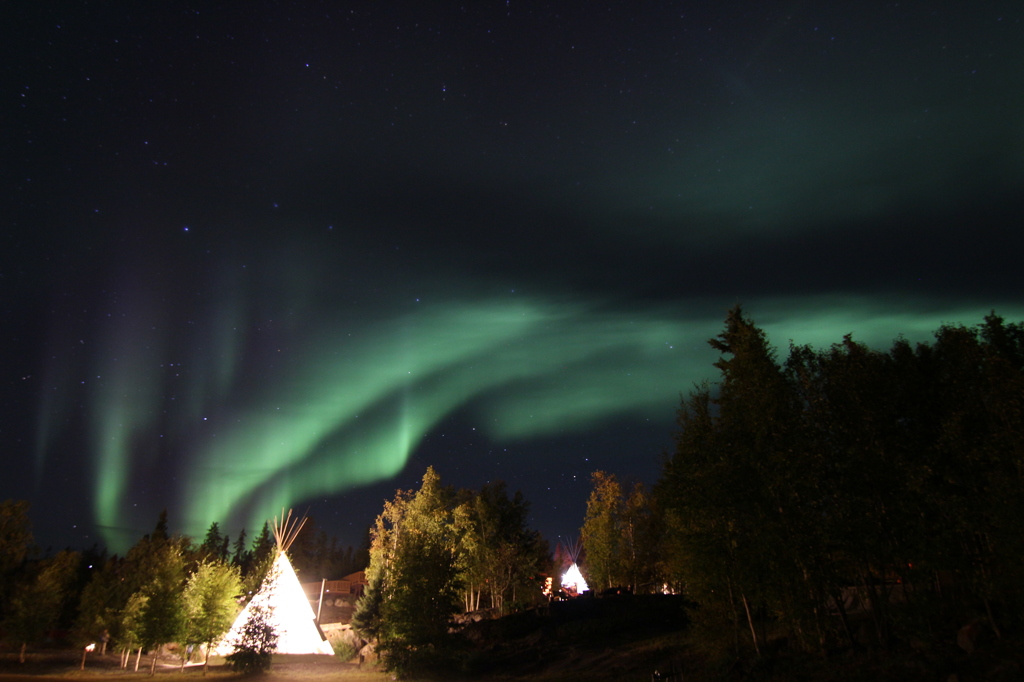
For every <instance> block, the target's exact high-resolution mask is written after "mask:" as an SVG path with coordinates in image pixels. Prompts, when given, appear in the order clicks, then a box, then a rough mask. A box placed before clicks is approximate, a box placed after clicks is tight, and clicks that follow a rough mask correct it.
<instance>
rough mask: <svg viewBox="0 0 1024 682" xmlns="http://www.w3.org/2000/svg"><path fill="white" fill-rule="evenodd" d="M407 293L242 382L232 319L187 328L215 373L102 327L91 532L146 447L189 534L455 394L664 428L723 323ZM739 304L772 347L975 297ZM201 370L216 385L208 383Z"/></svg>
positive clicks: (280, 503) (256, 519)
mask: <svg viewBox="0 0 1024 682" xmlns="http://www.w3.org/2000/svg"><path fill="white" fill-rule="evenodd" d="M422 305H423V308H422V309H420V310H417V311H415V312H410V313H408V314H406V315H404V316H400V317H396V318H394V319H387V320H382V321H380V322H379V323H378V324H376V325H375V326H374V327H372V328H361V329H360V330H359V332H358V333H349V332H345V331H343V329H331V328H327V329H321V330H317V331H315V332H312V331H311V330H309V329H303V330H302V332H301V333H297V334H296V335H295V338H294V339H291V340H290V341H289V343H288V344H287V345H288V346H289V350H287V351H286V352H280V353H276V355H277V356H278V357H279V358H280V359H279V363H280V364H279V366H278V367H277V368H276V369H275V370H274V371H271V372H268V373H267V374H266V375H264V376H262V377H260V378H259V379H257V380H252V379H251V378H250V379H246V377H245V376H244V372H245V368H244V362H240V361H239V359H238V358H237V357H235V356H233V355H232V352H233V351H232V349H237V348H241V347H245V346H246V345H247V342H248V340H247V339H245V338H243V337H244V336H245V334H244V333H243V332H241V331H239V330H240V329H243V328H244V327H243V326H241V325H240V326H239V327H237V328H236V331H235V336H236V338H230V337H229V336H228V335H227V334H226V333H224V332H223V330H216V329H210V330H202V329H200V330H197V333H198V334H200V335H202V336H205V337H206V338H211V339H213V338H216V339H218V340H219V343H220V344H221V346H220V352H219V353H218V354H217V357H218V358H219V362H220V364H219V365H218V366H217V367H216V368H215V369H216V370H217V371H215V372H212V373H210V372H206V371H201V372H197V371H193V370H191V369H190V368H189V367H188V366H187V365H182V364H177V363H175V364H174V366H173V367H171V366H161V365H160V363H159V362H158V361H157V358H156V357H155V354H153V353H151V352H150V351H149V350H143V351H139V350H133V349H134V348H137V344H136V342H137V340H138V338H139V335H138V333H137V331H134V332H133V331H132V330H125V329H120V330H115V331H113V332H112V334H113V336H114V337H116V335H117V334H118V333H120V334H123V336H122V337H121V338H120V339H117V338H113V339H112V340H111V343H112V345H114V346H115V347H116V346H117V345H118V344H119V343H120V344H122V347H123V348H124V350H125V351H126V353H125V354H123V355H121V354H118V355H117V356H116V357H117V360H116V362H114V363H112V364H111V366H108V367H106V368H102V367H98V368H97V369H96V372H97V374H96V376H97V382H96V384H97V388H96V389H95V390H94V392H93V393H92V394H91V400H92V405H93V409H92V410H90V414H92V415H95V417H94V420H93V421H92V423H91V429H90V432H91V433H92V434H93V437H92V448H93V452H94V457H95V483H94V484H95V498H94V499H95V510H94V511H95V514H96V518H97V519H98V522H99V524H100V526H101V527H103V528H106V529H108V531H107V534H106V535H105V537H104V539H105V541H106V542H107V543H108V544H109V545H110V546H111V547H122V546H123V542H125V541H126V538H122V537H121V533H120V531H119V530H118V529H119V527H120V525H121V522H120V520H121V519H124V518H126V517H130V516H131V512H132V509H131V507H132V505H134V504H136V503H137V502H138V500H139V498H140V495H141V494H140V492H139V491H136V490H133V489H132V487H131V485H132V483H131V482H132V480H133V475H135V474H138V473H139V470H143V471H144V470H146V469H148V468H149V467H152V466H154V463H155V462H156V461H157V460H159V459H160V453H161V452H164V453H172V455H171V457H164V458H163V459H164V464H163V465H161V467H162V468H163V469H164V470H163V476H162V477H161V480H162V481H164V484H165V485H166V489H165V490H160V491H154V492H159V494H160V495H161V496H175V497H176V498H177V499H178V500H180V502H179V504H180V505H182V507H181V508H182V509H183V510H184V513H183V514H182V518H181V519H179V522H181V523H182V525H183V528H184V530H185V531H186V532H188V533H191V534H193V535H201V534H202V532H203V531H204V529H205V528H206V527H207V526H208V525H209V524H210V523H211V522H212V521H218V522H220V523H222V524H224V523H225V522H227V523H228V525H229V527H237V526H238V525H242V526H245V527H247V528H258V527H259V526H260V525H261V524H262V522H263V521H264V520H265V519H267V518H268V517H269V516H271V515H273V514H274V513H275V512H276V510H279V509H281V508H282V507H286V508H287V507H292V506H297V505H301V504H302V503H303V502H304V501H306V500H310V499H314V498H318V497H324V496H334V495H338V494H339V493H343V492H344V491H346V490H348V489H351V488H354V487H357V486H362V485H366V484H370V483H375V482H378V481H386V480H388V479H390V478H392V477H394V476H395V475H397V474H398V473H399V472H401V471H402V469H403V468H404V466H405V465H406V462H407V460H408V459H409V457H410V454H411V453H412V452H413V451H414V450H415V449H416V448H417V447H418V445H419V444H420V442H421V439H422V438H423V437H424V436H425V435H426V434H427V433H428V432H430V431H431V429H433V428H435V427H436V426H437V425H438V423H439V422H441V420H443V419H444V418H445V417H447V416H449V415H451V414H452V413H454V412H456V411H458V410H461V409H464V408H466V407H467V406H469V407H470V411H471V413H472V419H473V421H472V423H473V424H474V425H475V426H474V428H475V429H476V430H478V431H480V432H481V433H482V434H483V435H485V436H486V437H487V438H489V439H491V440H492V441H493V442H496V443H509V442H516V441H521V440H528V439H538V438H543V437H545V436H549V435H552V434H564V433H567V432H569V433H571V432H585V431H586V429H588V428H592V427H593V426H594V425H595V423H598V422H600V421H601V420H605V419H613V418H619V417H623V416H626V417H633V418H636V419H639V420H645V419H647V420H651V419H653V420H655V421H656V422H658V423H662V424H664V425H665V428H666V429H668V428H670V424H671V419H672V414H673V410H674V409H675V408H676V406H677V403H678V396H679V395H680V393H681V392H682V391H685V390H686V389H687V388H688V387H690V386H692V385H693V384H694V383H695V382H698V381H700V380H702V379H704V378H707V377H709V376H710V375H711V372H710V362H711V361H712V359H713V355H712V354H711V352H710V350H709V349H708V348H707V347H706V343H705V341H706V339H707V338H709V337H710V336H712V335H714V334H715V333H716V332H717V329H718V326H719V325H720V321H719V320H717V319H715V318H714V317H707V318H697V317H694V318H690V319H686V318H682V319H680V317H679V316H673V315H672V314H671V312H670V311H668V310H655V309H649V310H645V311H636V312H633V313H630V314H626V313H623V312H621V311H619V312H616V311H614V310H612V309H610V308H605V309H602V308H601V307H600V306H597V305H582V304H570V303H565V302H562V303H547V302H543V301H536V300H526V299H524V298H520V297H517V296H511V295H510V296H509V297H508V299H507V300H503V301H489V302H475V303H470V302H467V303H462V304H452V303H446V304H443V305H438V306H431V305H430V304H427V303H423V304H422ZM751 308H752V310H754V311H755V312H756V314H757V320H758V321H759V322H760V323H761V324H762V325H763V326H764V328H765V329H766V331H767V332H768V333H769V335H770V337H771V338H772V339H773V341H774V342H775V343H776V344H777V345H778V346H779V347H780V349H781V350H782V351H783V352H784V351H785V348H786V344H787V343H788V340H789V339H793V340H794V341H795V342H797V343H810V344H812V345H816V346H818V347H823V346H825V345H827V344H829V343H832V342H836V341H838V340H839V339H841V337H842V335H843V334H844V333H847V332H851V331H854V330H855V332H856V338H858V339H862V340H864V341H867V342H870V343H872V344H874V345H876V346H881V347H885V346H886V345H887V344H888V343H889V342H891V340H892V338H893V336H894V333H893V330H894V329H900V330H901V331H902V332H903V333H904V334H905V335H906V336H907V337H908V338H910V339H912V340H926V339H927V338H928V335H929V334H930V332H932V331H934V330H935V329H936V328H937V327H938V326H939V324H941V323H942V322H944V321H949V320H961V319H962V320H980V318H981V317H982V316H983V315H984V314H985V313H986V312H987V311H986V310H983V309H979V308H974V307H969V306H965V307H963V308H961V309H954V310H943V311H941V312H939V311H935V312H922V313H919V314H917V315H907V313H906V312H905V310H895V309H889V310H887V309H885V308H882V307H880V306H878V305H877V304H873V303H872V302H870V301H867V300H862V301H856V300H847V301H844V302H843V305H841V306H836V301H835V299H827V300H826V299H819V300H815V299H804V300H776V301H764V302H758V303H756V304H754V305H752V306H751ZM1003 312H1004V313H1006V314H1010V315H1011V316H1012V315H1018V316H1019V315H1021V313H1024V309H1017V310H1006V309H1003ZM213 317H214V318H215V319H223V318H222V317H221V316H220V315H215V316H213ZM228 319H231V316H228ZM326 326H327V327H330V325H326ZM249 328H250V329H251V328H252V327H249ZM257 333H258V332H257ZM159 337H160V334H159V333H156V334H151V335H150V337H149V339H150V342H149V343H148V344H147V346H148V348H149V349H153V348H159V347H161V346H162V345H166V344H162V343H161V341H160V339H159ZM288 356H292V357H288ZM211 374H212V376H213V377H215V378H216V385H214V386H209V385H206V381H207V380H208V379H209V377H210V376H211ZM197 382H198V385H197ZM168 394H170V395H172V396H173V400H172V401H170V402H171V403H173V407H171V408H170V409H167V401H165V400H164V398H163V397H162V396H164V395H168ZM168 461H170V462H174V464H172V465H171V466H170V467H168V466H167V462H168ZM524 464H527V463H524ZM172 499H173V498H172Z"/></svg>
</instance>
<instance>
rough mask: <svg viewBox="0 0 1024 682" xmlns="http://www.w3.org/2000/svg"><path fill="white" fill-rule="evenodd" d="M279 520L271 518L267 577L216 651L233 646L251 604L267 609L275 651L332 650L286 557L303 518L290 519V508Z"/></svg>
mask: <svg viewBox="0 0 1024 682" xmlns="http://www.w3.org/2000/svg"><path fill="white" fill-rule="evenodd" d="M281 518H282V521H281V523H280V525H278V521H277V519H276V518H275V519H274V540H275V541H276V542H277V558H276V559H275V560H274V565H273V566H272V567H271V569H270V572H269V573H267V577H266V578H264V579H263V584H262V585H260V589H259V590H258V591H257V592H256V594H255V595H253V598H252V599H250V600H249V603H248V604H246V605H245V608H244V609H242V612H241V613H239V614H238V617H237V618H236V619H235V623H234V625H232V626H231V630H229V631H228V634H226V635H224V639H222V640H221V642H220V644H219V645H218V646H217V649H216V653H218V654H220V655H222V656H226V655H227V654H230V653H231V652H232V651H233V649H234V644H235V642H237V641H238V637H239V635H240V634H241V631H242V626H244V625H245V623H246V621H247V620H248V619H249V612H250V611H251V609H252V608H253V606H255V605H259V606H262V607H264V608H265V609H267V610H268V611H269V612H270V618H269V622H270V625H271V626H272V627H273V628H274V631H275V632H277V651H276V653H279V654H333V653H334V649H333V647H331V643H330V642H328V641H327V639H326V638H325V637H324V635H323V633H322V631H321V630H320V627H319V626H318V625H317V623H316V616H315V615H314V614H313V607H311V606H310V605H309V600H308V599H306V593H305V592H303V591H302V585H300V584H299V578H298V576H296V575H295V569H293V568H292V563H291V562H290V561H289V560H288V555H287V553H286V551H287V549H288V547H289V546H290V545H291V544H292V542H293V541H294V540H295V536H297V535H298V534H299V531H300V530H302V526H303V524H304V523H305V522H306V519H305V518H303V519H302V521H299V520H298V519H295V520H294V521H292V512H291V510H289V511H288V517H287V518H285V516H284V510H283V509H282V510H281Z"/></svg>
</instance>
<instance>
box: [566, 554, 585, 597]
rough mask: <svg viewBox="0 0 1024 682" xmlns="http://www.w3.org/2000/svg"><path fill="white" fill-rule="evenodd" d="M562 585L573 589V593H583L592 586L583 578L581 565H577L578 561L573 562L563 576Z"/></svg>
mask: <svg viewBox="0 0 1024 682" xmlns="http://www.w3.org/2000/svg"><path fill="white" fill-rule="evenodd" d="M562 587H564V588H566V589H569V590H572V592H573V594H583V593H584V592H586V591H587V590H589V589H590V587H589V586H588V585H587V581H586V580H584V579H583V574H582V573H580V567H579V566H577V565H576V562H575V561H574V562H572V566H570V567H569V570H567V571H566V572H565V574H564V575H563V576H562Z"/></svg>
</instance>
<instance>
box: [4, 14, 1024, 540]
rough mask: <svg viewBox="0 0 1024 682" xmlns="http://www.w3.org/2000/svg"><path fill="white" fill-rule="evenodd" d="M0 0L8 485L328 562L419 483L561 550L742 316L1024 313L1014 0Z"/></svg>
mask: <svg viewBox="0 0 1024 682" xmlns="http://www.w3.org/2000/svg"><path fill="white" fill-rule="evenodd" d="M212 4H213V3H182V2H173V1H169V2H161V3H127V2H124V3H118V2H89V3H86V2H60V3H46V2H16V3H12V4H9V5H7V6H5V10H4V20H3V26H2V28H0V33H2V35H0V38H2V40H0V50H2V67H0V74H2V79H0V82H2V84H3V87H2V90H0V91H2V93H3V99H2V104H0V171H2V183H3V189H2V194H0V196H2V198H3V204H4V210H3V212H2V214H0V215H2V225H3V227H2V229H0V304H2V307H0V311H2V314H3V320H4V322H3V325H2V326H0V357H2V360H3V361H2V364H0V457H2V463H3V466H2V470H3V471H2V474H0V499H6V498H20V499H28V500H30V501H31V503H32V511H31V516H32V519H33V522H34V526H35V534H36V538H37V542H38V543H39V544H40V545H41V546H43V547H54V548H60V547H62V546H65V545H71V546H73V547H76V548H83V547H88V546H91V545H92V544H93V543H100V544H105V545H107V546H108V547H109V548H110V549H111V550H112V551H124V550H125V549H126V548H127V547H128V546H130V545H131V544H132V543H134V542H135V541H136V540H137V539H138V538H139V537H140V536H141V535H142V534H143V533H145V532H148V531H149V530H151V529H152V527H153V525H154V524H155V522H156V518H157V516H158V514H159V512H160V510H161V509H164V508H167V509H168V511H169V516H170V527H171V529H172V530H177V531H180V532H184V533H188V534H192V535H198V536H200V537H201V536H202V535H203V533H204V532H205V529H206V528H207V527H208V526H209V524H210V523H211V522H212V521H218V522H220V524H221V526H222V528H224V529H226V530H227V531H228V532H229V533H230V534H231V535H232V537H234V536H235V534H236V533H237V532H238V529H239V528H241V527H242V526H245V527H246V528H247V530H248V532H249V536H250V538H251V537H252V536H253V535H254V532H255V531H257V530H258V528H259V526H261V525H262V523H263V521H264V520H265V519H267V518H268V517H270V516H271V515H273V514H274V513H277V512H279V510H280V509H281V507H282V506H284V507H295V509H296V510H297V511H299V512H305V511H306V510H307V509H308V511H309V513H310V514H311V515H312V516H313V517H314V518H315V519H316V521H317V523H318V525H320V526H321V527H323V528H324V529H325V530H327V531H328V532H329V533H331V534H333V535H337V536H338V537H339V538H340V539H341V540H342V541H343V542H345V543H346V544H349V543H351V544H357V543H359V542H360V541H361V539H362V536H363V533H364V531H365V528H366V526H367V525H368V524H369V523H371V521H372V519H373V517H374V516H375V515H376V514H377V513H379V511H380V510H381V506H382V503H383V500H384V499H385V498H390V497H392V496H393V494H394V491H395V489H396V488H398V487H403V488H407V487H413V486H415V485H416V484H417V481H418V479H419V478H420V477H421V476H422V474H423V472H424V470H425V469H426V467H427V466H428V465H431V464H432V465H434V466H435V468H437V470H438V471H439V473H440V474H441V476H442V479H443V481H444V482H446V483H451V484H454V485H456V486H460V487H468V488H479V487H480V486H481V485H483V484H484V483H487V482H492V481H496V480H505V481H506V482H507V483H508V485H509V488H510V490H511V491H515V490H522V492H523V493H524V495H525V496H526V498H527V499H528V500H529V501H530V502H531V504H532V519H531V524H532V526H533V527H534V528H537V529H539V530H540V531H541V532H542V533H543V534H544V535H545V537H547V538H548V539H549V540H550V541H551V542H552V544H554V543H555V542H557V541H558V537H559V536H563V537H565V536H568V537H575V535H576V534H577V533H578V529H579V526H580V525H581V524H582V521H583V514H584V509H585V500H586V497H587V495H588V493H589V489H590V484H589V475H590V473H591V472H592V471H594V470H596V469H605V470H607V471H610V472H613V473H615V474H617V475H619V476H620V477H623V478H625V479H636V480H641V481H644V482H646V483H648V484H651V483H654V481H655V480H656V479H657V477H658V473H659V467H660V458H661V456H662V453H663V452H664V451H666V450H667V449H669V448H670V447H671V444H672V432H673V430H674V428H675V421H674V420H675V411H676V409H677V408H678V406H679V401H680V395H681V394H684V393H686V392H687V391H689V390H690V389H691V388H692V387H693V385H694V382H697V381H700V380H702V379H714V378H715V370H714V369H713V367H712V366H711V363H712V362H713V361H714V360H715V357H716V356H715V354H714V352H713V351H712V349H711V348H710V347H709V346H708V345H707V343H706V340H707V339H708V338H709V337H711V336H713V335H715V334H716V333H717V332H718V331H719V330H720V329H721V327H722V322H723V320H724V317H725V313H726V311H727V310H728V309H729V308H731V307H732V306H734V305H735V304H737V303H742V304H743V306H744V309H745V310H746V311H747V312H748V313H749V315H750V317H751V318H753V319H754V321H755V322H756V323H758V324H759V325H761V326H762V327H763V328H764V329H765V330H766V331H767V333H768V335H769V338H770V339H771V341H772V342H773V343H774V344H775V345H776V346H777V347H778V348H779V349H780V355H784V354H785V352H786V349H787V348H788V345H789V343H790V341H791V340H792V341H794V342H796V343H810V344H813V345H815V346H816V347H819V348H820V347H825V346H827V345H829V344H831V343H834V342H838V341H840V340H841V339H842V336H843V335H844V334H846V333H853V336H854V339H856V340H860V341H864V342H866V343H868V344H870V345H872V346H874V347H877V348H881V349H885V348H888V346H889V344H890V343H891V342H892V340H893V339H894V338H895V337H896V336H897V335H900V334H902V335H904V336H905V337H906V338H908V339H910V340H912V341H926V340H928V339H929V338H931V332H933V331H934V330H935V329H936V328H937V327H938V326H939V325H940V324H942V323H944V322H951V323H958V322H963V323H965V324H971V325H973V324H977V323H979V322H981V320H982V318H983V316H984V315H985V314H987V313H988V312H989V311H990V310H993V309H995V310H996V311H997V312H998V313H1000V314H1002V315H1003V316H1005V317H1007V318H1008V319H1010V320H1012V321H1019V320H1022V319H1024V267H1022V266H1021V254H1022V252H1024V249H1022V247H1024V231H1022V229H1021V228H1022V225H1024V3H1021V2H1020V0H1007V1H1005V2H985V1H979V2H962V1H960V0H955V1H948V2H942V1H938V0H935V1H931V2H888V3H881V2H871V1H866V2H836V1H832V2H789V3H782V2H778V3H776V2H772V3H751V2H727V1H721V2H711V1H705V2H698V1H692V2H650V3H642V2H622V3H597V2H556V3H542V2H520V1H517V0H510V1H505V0H501V1H492V0H474V1H473V2H466V3H461V4H460V3H426V2H420V1H416V2H413V1H408V2H406V1H394V0H389V1H381V2H374V3H369V2H367V3H346V2H272V1H269V0H267V1H262V2H246V3H226V6H224V7H221V8H212V7H210V5H212Z"/></svg>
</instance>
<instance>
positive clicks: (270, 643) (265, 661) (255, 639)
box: [227, 604, 277, 673]
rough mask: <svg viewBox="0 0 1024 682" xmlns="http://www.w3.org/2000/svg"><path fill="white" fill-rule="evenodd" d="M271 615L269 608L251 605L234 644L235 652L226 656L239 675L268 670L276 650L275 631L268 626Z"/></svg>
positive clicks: (271, 626)
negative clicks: (247, 616)
mask: <svg viewBox="0 0 1024 682" xmlns="http://www.w3.org/2000/svg"><path fill="white" fill-rule="evenodd" d="M271 615H272V613H271V609H270V608H268V607H266V606H262V605H260V604H253V606H252V608H251V609H250V610H249V618H248V620H246V621H245V625H243V626H242V629H241V632H240V636H239V637H238V640H237V641H236V642H235V645H234V648H235V650H234V651H233V652H232V653H230V654H228V656H227V661H228V664H229V665H230V666H231V667H232V669H234V670H235V671H237V672H241V673H257V672H262V671H264V670H267V669H268V668H270V660H271V657H272V656H273V654H274V651H275V650H276V649H277V631H275V630H274V626H273V625H271V624H270V622H271Z"/></svg>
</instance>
